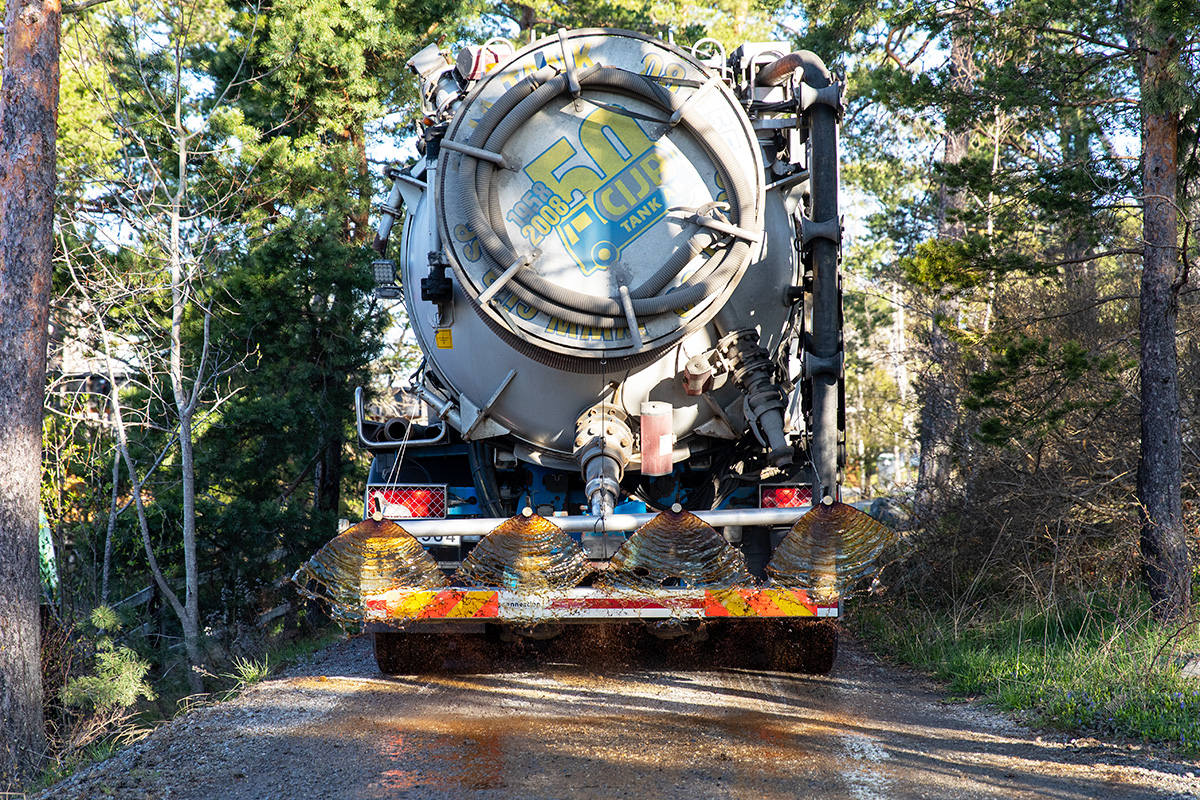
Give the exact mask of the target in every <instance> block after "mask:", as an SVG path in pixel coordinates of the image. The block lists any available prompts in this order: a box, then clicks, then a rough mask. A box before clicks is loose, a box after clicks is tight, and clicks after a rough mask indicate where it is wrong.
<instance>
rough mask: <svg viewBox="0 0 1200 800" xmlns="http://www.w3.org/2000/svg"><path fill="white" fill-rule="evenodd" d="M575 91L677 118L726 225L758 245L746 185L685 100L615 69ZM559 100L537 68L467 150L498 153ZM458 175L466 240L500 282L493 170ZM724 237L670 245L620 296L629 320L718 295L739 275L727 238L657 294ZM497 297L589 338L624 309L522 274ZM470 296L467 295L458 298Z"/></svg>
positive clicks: (505, 258) (562, 80)
mask: <svg viewBox="0 0 1200 800" xmlns="http://www.w3.org/2000/svg"><path fill="white" fill-rule="evenodd" d="M576 77H577V79H578V82H579V85H580V87H582V88H584V89H592V90H595V89H603V90H606V91H609V92H612V93H617V94H623V95H627V96H630V97H634V98H638V99H640V100H643V101H645V102H646V103H648V104H650V105H651V106H653V107H655V108H657V109H660V110H662V111H663V112H664V113H666V114H667V115H668V116H670V115H672V114H675V113H676V112H678V111H680V110H681V109H682V114H681V115H680V118H679V124H682V125H683V126H684V127H685V129H686V130H688V131H689V132H690V133H691V135H692V136H693V137H694V138H695V139H696V141H697V142H698V143H699V144H700V145H701V147H702V148H703V150H704V152H705V154H706V155H707V156H708V158H709V159H710V160H711V161H712V163H713V165H714V166H715V167H716V169H717V170H718V172H719V174H720V175H721V178H722V182H723V185H724V186H725V187H726V193H727V195H728V197H729V200H730V214H729V217H730V223H731V224H732V225H734V226H736V227H738V228H742V229H743V230H745V231H747V232H748V234H749V235H750V237H754V238H757V237H758V236H761V233H762V228H763V221H762V208H761V205H760V202H759V197H758V194H757V191H756V186H755V184H754V183H753V181H752V178H751V176H748V175H745V174H743V173H741V172H739V171H736V170H732V169H731V166H732V165H733V164H736V163H737V158H736V156H735V155H734V153H733V151H732V150H731V149H730V147H729V145H728V144H726V142H725V141H724V140H723V139H722V138H721V136H720V135H719V134H718V133H717V131H716V130H715V128H713V126H712V125H711V123H709V121H708V120H707V119H706V118H705V117H704V116H703V115H702V114H701V113H700V111H699V110H698V106H697V104H691V106H690V107H689V106H688V105H687V104H686V103H685V101H686V98H680V97H677V96H676V95H675V94H673V93H671V92H669V91H667V90H666V89H665V88H663V87H662V86H661V85H659V84H658V83H656V82H655V81H653V80H650V79H649V78H646V77H645V76H642V75H637V74H634V73H632V72H628V71H626V70H622V69H617V68H615V67H607V66H601V65H593V66H590V67H588V68H586V69H583V70H580V71H579V72H578V73H576ZM567 91H569V85H568V77H567V75H566V74H561V75H555V73H554V70H553V68H550V67H546V68H543V69H541V70H539V71H538V72H536V73H534V74H532V75H529V76H527V77H526V78H525V79H523V80H522V81H520V82H518V83H517V84H516V85H515V86H513V87H512V88H511V89H509V90H508V91H507V92H505V93H504V94H503V95H501V96H500V98H499V99H498V100H497V101H496V103H494V104H493V105H492V106H491V107H490V108H489V109H488V111H487V112H486V113H485V114H484V115H483V117H482V118H481V119H480V120H479V121H478V122H477V124H476V126H475V129H474V131H473V132H472V135H471V137H470V138H469V140H468V141H467V144H469V145H470V146H471V147H475V148H480V149H483V150H487V151H490V152H493V153H499V152H501V149H502V148H503V146H504V144H505V143H506V142H507V141H509V140H510V139H511V138H512V137H513V136H514V135H515V134H516V133H517V131H518V130H520V129H521V127H522V126H523V125H524V124H525V123H526V122H528V121H529V120H530V119H531V118H532V117H533V116H534V115H535V114H536V113H537V112H538V111H539V110H541V109H542V108H543V107H545V106H546V105H547V104H549V103H550V102H552V101H553V100H554V99H555V98H556V97H558V96H560V95H562V94H563V93H565V92H567ZM461 159H462V160H461V163H460V166H459V170H458V186H457V188H458V195H459V197H460V199H461V202H462V208H463V213H464V216H465V218H466V221H467V223H468V225H469V226H470V228H471V230H472V231H474V232H475V234H476V236H477V237H478V241H479V244H480V246H481V251H482V255H483V257H484V258H485V260H486V263H487V265H488V266H490V267H492V268H495V269H496V270H498V271H499V272H504V271H505V270H507V269H508V268H509V266H510V265H511V264H512V263H513V262H515V261H516V260H517V259H518V258H519V254H518V253H517V252H516V250H515V248H514V247H513V245H512V242H511V241H510V239H509V237H508V235H507V230H506V227H505V224H504V220H503V216H502V209H501V205H500V203H499V202H497V197H496V193H497V186H496V184H497V181H496V177H495V170H496V166H495V165H494V164H492V163H491V162H489V161H486V160H482V159H479V158H476V157H474V156H472V155H469V154H463V155H462V156H461ZM725 236H726V235H725V234H722V233H714V232H713V231H712V230H710V229H707V228H702V229H701V230H700V231H698V232H696V233H694V234H692V235H690V236H689V235H681V236H680V237H679V239H680V240H681V241H680V243H679V245H678V246H677V247H676V248H675V249H674V252H672V254H671V255H670V256H669V257H668V258H667V260H666V261H665V262H664V263H663V265H662V266H661V267H660V268H659V269H658V270H656V271H655V272H654V274H652V275H651V276H650V277H649V278H647V279H646V280H645V281H644V282H642V283H641V284H639V285H637V286H633V287H630V289H629V295H630V298H631V305H632V308H633V311H634V314H635V315H636V316H638V317H651V316H656V315H660V314H665V313H669V312H672V311H677V310H679V309H682V308H686V307H688V306H692V305H695V304H697V303H699V302H701V301H702V300H704V299H705V298H706V297H708V296H710V295H713V294H717V293H720V291H721V290H722V289H723V287H725V286H727V285H728V284H729V283H730V282H732V281H735V280H737V279H738V278H739V277H740V275H741V273H742V272H743V271H744V270H745V268H746V266H747V264H748V262H749V258H750V253H751V247H752V243H751V241H750V240H749V239H748V238H743V237H742V236H738V235H734V236H733V237H732V242H731V243H730V244H729V246H727V247H724V248H722V249H721V250H719V251H718V252H717V253H715V254H714V255H712V256H711V257H710V258H709V259H708V260H707V261H706V262H705V263H704V264H703V265H702V266H701V267H700V269H698V270H697V271H696V272H695V273H694V274H692V275H691V276H689V277H688V279H687V280H685V281H683V282H682V283H681V285H680V286H678V287H677V288H675V289H673V290H672V291H670V292H669V293H666V294H660V293H661V292H663V290H664V289H666V288H667V287H668V286H670V284H671V283H672V282H673V281H674V280H675V279H676V277H677V276H678V275H679V273H680V272H681V271H682V270H683V269H684V268H685V267H686V266H687V265H688V264H689V263H690V262H691V261H692V260H693V259H694V258H695V257H696V256H697V255H699V254H700V253H701V252H702V251H703V250H704V249H705V248H707V247H709V246H710V245H712V244H713V243H714V242H716V241H718V240H719V239H721V238H724V237H725ZM506 289H508V290H509V291H511V292H512V293H513V294H514V295H515V296H516V297H517V298H518V299H520V300H521V301H522V302H524V303H526V304H528V305H530V306H532V307H534V308H537V309H538V310H540V311H542V312H544V313H546V314H549V315H552V316H554V317H557V318H559V319H562V320H564V321H567V322H572V323H577V324H581V325H590V326H592V327H599V328H617V327H625V326H626V325H627V324H628V322H627V319H626V316H625V309H624V306H623V305H622V304H621V302H620V301H619V300H618V299H617V298H615V297H597V296H595V295H591V294H586V293H583V292H578V291H574V290H571V289H568V288H566V287H563V286H559V285H558V284H555V283H552V282H550V281H548V280H546V279H545V278H543V277H542V276H541V275H539V274H538V273H537V272H536V271H535V270H534V269H533V268H531V267H529V266H522V267H520V268H519V269H518V270H517V271H516V273H515V274H514V275H513V277H512V279H511V280H510V282H509V283H508V284H507V286H506ZM469 291H470V289H469V288H468V292H469Z"/></svg>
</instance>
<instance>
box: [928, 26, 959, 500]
mask: <svg viewBox="0 0 1200 800" xmlns="http://www.w3.org/2000/svg"><path fill="white" fill-rule="evenodd" d="M963 28H964V23H963V21H962V20H955V22H954V23H953V28H952V32H951V36H950V82H951V85H952V86H953V87H954V88H956V89H960V90H964V89H966V88H969V87H970V84H971V71H972V65H971V49H970V43H969V42H968V40H967V37H966V33H965V31H964V29H963ZM942 143H943V154H942V163H943V165H945V166H954V165H957V164H959V163H960V162H961V161H962V160H963V159H964V158H965V157H966V155H967V147H968V145H969V143H970V133H969V131H968V130H966V129H950V130H947V131H946V133H945V135H944V136H943V141H942ZM963 205H964V199H963V193H962V190H961V189H955V188H952V187H950V186H949V185H947V182H946V180H945V179H943V181H942V184H941V187H940V188H939V191H938V216H939V219H938V238H939V239H949V240H961V239H962V238H963V236H964V233H965V231H964V226H963V223H962V221H961V220H960V219H959V218H958V212H960V211H961V210H962V208H963ZM957 313H958V309H957V304H956V303H954V302H953V301H951V300H947V299H944V298H941V297H937V298H934V299H933V301H932V303H931V308H930V318H929V329H928V337H929V338H928V345H927V346H928V352H927V357H928V361H929V363H928V366H927V367H926V369H925V372H924V374H923V375H921V377H920V378H918V381H917V394H918V395H919V397H920V401H921V419H920V426H919V428H920V429H919V441H920V448H921V460H920V466H919V467H918V472H917V492H916V498H915V501H916V512H917V514H918V516H921V517H924V518H926V519H929V518H932V517H934V516H936V515H937V514H938V513H939V511H940V508H939V507H940V502H939V500H940V499H941V496H942V495H943V494H944V493H945V492H946V491H947V489H948V487H949V486H950V485H951V471H952V468H953V452H952V449H951V443H952V441H953V439H954V434H955V429H956V428H957V426H958V393H957V391H956V385H955V381H954V377H953V369H954V364H955V362H956V360H957V357H958V353H957V347H956V346H955V344H954V342H953V341H952V340H951V339H950V336H949V334H948V333H947V332H946V326H947V325H949V324H953V322H954V319H955V317H956V316H957Z"/></svg>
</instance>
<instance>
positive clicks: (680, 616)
mask: <svg viewBox="0 0 1200 800" xmlns="http://www.w3.org/2000/svg"><path fill="white" fill-rule="evenodd" d="M364 600H365V605H366V610H365V615H364V622H366V623H367V624H368V625H370V626H372V627H376V626H379V625H380V624H382V625H384V626H386V625H389V624H391V625H398V626H403V625H405V624H406V623H412V622H459V623H479V622H497V623H515V624H521V625H529V624H535V623H548V622H565V623H589V622H592V623H599V622H611V621H621V620H668V619H675V620H706V619H747V618H760V619H761V618H786V617H792V618H797V617H807V618H822V619H836V618H837V617H839V616H840V615H841V607H840V604H839V603H836V602H835V603H816V602H813V601H811V600H810V599H809V598H808V595H807V594H806V593H805V591H804V590H803V589H780V588H755V589H716V590H712V589H707V590H705V589H661V590H657V591H650V592H647V591H602V590H600V589H591V588H577V589H569V590H560V591H547V592H537V593H532V592H514V591H509V590H505V589H456V588H448V589H430V590H419V591H413V590H411V589H391V590H389V591H386V592H382V593H379V594H376V595H371V596H368V597H365V598H364Z"/></svg>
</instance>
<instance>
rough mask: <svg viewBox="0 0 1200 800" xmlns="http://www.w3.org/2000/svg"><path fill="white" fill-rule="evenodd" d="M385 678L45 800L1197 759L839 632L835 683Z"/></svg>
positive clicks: (613, 785) (862, 794) (581, 675)
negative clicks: (943, 674)
mask: <svg viewBox="0 0 1200 800" xmlns="http://www.w3.org/2000/svg"><path fill="white" fill-rule="evenodd" d="M511 666H512V667H513V668H512V669H511V670H507V669H506V671H503V672H493V673H490V674H488V673H480V672H478V671H476V672H474V673H470V672H468V673H467V674H444V673H443V674H428V675H422V676H417V677H385V676H383V675H380V674H379V672H378V671H377V670H376V668H375V663H374V660H373V658H372V654H371V643H370V640H369V638H366V637H360V638H355V639H350V640H348V641H346V642H342V643H339V644H336V645H334V646H332V647H329V648H327V649H326V650H324V651H322V652H320V653H318V654H317V655H315V656H314V657H312V658H310V659H309V660H308V661H306V662H305V663H303V664H301V665H299V666H297V667H295V668H292V669H290V670H289V671H288V672H287V673H285V674H284V675H282V676H280V677H277V678H275V679H272V680H269V681H265V682H263V683H261V684H258V685H256V686H254V687H251V688H250V689H248V690H247V691H246V692H244V693H243V694H242V695H240V696H239V697H237V698H236V699H234V700H231V701H229V702H226V703H222V704H218V705H214V706H210V707H205V708H201V709H198V710H195V711H192V712H190V713H188V714H186V715H183V716H182V717H180V718H178V719H176V720H175V721H173V722H171V723H170V724H167V725H164V726H163V727H161V728H160V729H158V730H157V731H156V732H155V733H154V734H153V735H151V736H150V737H148V738H147V739H146V740H144V741H142V742H139V743H138V744H136V745H133V746H131V747H129V748H127V749H126V750H124V751H122V752H121V753H119V754H118V755H117V756H115V757H114V758H112V759H110V760H109V761H106V762H104V763H101V764H98V765H95V766H93V767H91V768H89V769H87V770H85V771H83V772H81V773H78V774H76V775H75V776H73V777H71V778H69V779H68V780H66V781H64V782H62V783H60V784H58V785H56V786H54V787H52V788H51V789H49V790H48V791H47V792H45V793H44V794H43V795H41V797H42V798H47V799H48V798H88V800H92V799H93V798H103V797H115V798H138V799H139V800H140V799H141V798H147V799H150V798H154V799H157V798H179V799H180V800H184V799H190V798H195V799H196V800H200V799H201V798H203V800H268V799H270V800H276V799H278V800H285V799H286V800H292V799H293V798H297V799H299V798H303V799H304V800H310V799H312V800H317V799H318V798H330V799H331V800H333V799H335V798H336V799H337V800H359V799H360V798H361V800H368V799H373V798H389V799H390V798H403V799H405V800H408V799H411V800H418V799H420V800H459V799H460V798H464V799H467V798H469V799H470V800H508V799H509V798H511V799H512V800H517V799H518V798H519V799H521V800H524V799H525V798H564V799H565V798H606V800H607V799H608V798H619V797H629V798H666V797H673V798H687V799H688V800H703V799H705V798H714V799H715V798H737V799H739V800H740V799H741V798H754V799H755V800H773V799H774V798H839V799H840V798H854V799H855V800H908V799H909V798H1030V799H1032V798H1054V799H1055V800H1075V798H1079V799H1080V800H1082V799H1083V798H1164V797H1169V798H1200V779H1198V778H1197V777H1196V775H1197V774H1200V764H1197V763H1195V762H1191V761H1186V760H1182V759H1179V758H1170V757H1164V756H1163V755H1162V754H1156V753H1155V752H1152V751H1151V750H1149V749H1147V748H1143V747H1141V746H1131V745H1114V744H1106V743H1101V742H1098V741H1095V740H1091V739H1085V740H1070V739H1067V738H1065V737H1056V736H1038V735H1036V734H1035V733H1033V732H1030V731H1029V730H1027V729H1025V728H1023V727H1021V726H1019V725H1017V724H1015V723H1013V722H1011V721H1010V720H1008V719H1007V718H1005V717H1003V716H1000V715H997V714H994V713H991V712H988V711H985V710H981V709H979V708H978V707H975V706H972V705H970V704H965V703H958V702H950V701H948V700H947V699H946V698H945V696H944V694H942V693H940V692H938V691H937V689H936V687H934V686H932V685H930V684H929V683H928V682H927V681H926V680H924V679H923V678H920V677H918V676H914V675H912V674H910V673H907V672H904V671H902V670H897V669H894V668H891V667H888V666H885V665H882V664H880V663H879V662H878V661H876V660H875V659H874V658H872V657H871V656H870V655H869V654H867V653H866V652H865V650H863V649H862V648H861V647H860V646H858V645H856V644H855V643H853V642H852V641H846V639H845V638H843V646H842V652H841V654H840V655H839V657H838V661H837V664H836V666H835V667H834V670H833V672H832V673H831V674H830V675H829V676H823V677H811V676H796V675H786V674H782V673H775V672H762V671H747V670H729V669H724V670H713V671H694V670H690V671H684V670H670V669H649V668H646V667H645V666H644V665H643V666H639V663H638V662H636V661H626V662H624V663H623V662H622V661H621V660H620V659H616V660H614V659H607V663H606V664H605V666H603V667H601V668H596V667H593V668H590V669H589V668H583V667H580V666H578V665H572V664H569V663H549V664H548V663H544V662H539V661H534V660H532V659H526V660H525V662H524V663H517V664H515V665H511Z"/></svg>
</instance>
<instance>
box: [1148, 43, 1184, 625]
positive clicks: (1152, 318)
mask: <svg viewBox="0 0 1200 800" xmlns="http://www.w3.org/2000/svg"><path fill="white" fill-rule="evenodd" d="M1146 33H1147V34H1148V35H1146V36H1145V41H1146V42H1148V43H1149V44H1150V48H1149V49H1148V50H1147V55H1146V57H1145V62H1144V64H1143V65H1142V69H1141V95H1142V103H1143V104H1144V105H1143V108H1144V110H1143V113H1142V160H1143V167H1142V168H1143V188H1144V194H1145V201H1144V206H1143V212H1142V213H1143V216H1142V232H1143V238H1144V239H1145V255H1144V260H1143V266H1142V286H1141V314H1140V319H1139V321H1138V328H1139V332H1140V334H1141V400H1142V408H1141V415H1142V452H1141V458H1140V459H1139V461H1138V481H1137V485H1138V501H1139V503H1138V507H1139V511H1140V516H1141V550H1142V558H1143V563H1142V566H1143V570H1144V572H1145V576H1146V581H1147V583H1148V584H1149V587H1150V599H1151V602H1152V603H1153V607H1154V614H1155V616H1156V617H1158V618H1159V619H1160V620H1163V621H1169V620H1175V619H1178V618H1180V617H1182V616H1183V615H1185V614H1187V613H1188V611H1189V609H1190V608H1191V578H1192V576H1191V567H1190V565H1189V563H1188V550H1187V537H1186V532H1185V531H1184V522H1183V508H1182V502H1181V497H1180V485H1181V481H1182V466H1181V452H1180V450H1181V442H1182V440H1181V436H1180V420H1179V371H1178V361H1177V358H1176V353H1175V317H1176V313H1177V310H1178V309H1177V304H1176V300H1177V293H1178V291H1179V288H1180V287H1179V286H1177V285H1176V280H1177V279H1178V277H1179V274H1180V273H1179V264H1180V258H1179V255H1180V253H1179V212H1178V206H1177V205H1176V203H1177V183H1178V175H1179V160H1178V156H1179V113H1178V110H1177V109H1176V108H1175V107H1174V104H1173V103H1170V102H1167V101H1166V99H1165V96H1166V94H1167V92H1166V91H1164V90H1166V89H1167V88H1168V86H1169V84H1170V83H1171V82H1172V81H1173V78H1172V76H1171V70H1172V68H1173V67H1177V66H1178V61H1179V49H1178V45H1177V44H1176V43H1175V41H1174V38H1173V37H1171V38H1168V37H1166V36H1162V35H1157V36H1156V35H1155V34H1156V33H1157V32H1156V31H1154V30H1153V26H1152V23H1151V25H1150V26H1148V30H1146Z"/></svg>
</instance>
